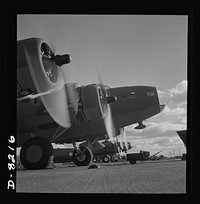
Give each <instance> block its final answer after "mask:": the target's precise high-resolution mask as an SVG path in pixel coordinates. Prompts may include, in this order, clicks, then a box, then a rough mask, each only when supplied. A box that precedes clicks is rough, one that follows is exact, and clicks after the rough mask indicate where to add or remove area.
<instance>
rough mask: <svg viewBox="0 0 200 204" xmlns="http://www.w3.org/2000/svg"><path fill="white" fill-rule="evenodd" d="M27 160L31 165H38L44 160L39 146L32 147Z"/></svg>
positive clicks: (28, 150) (28, 151)
mask: <svg viewBox="0 0 200 204" xmlns="http://www.w3.org/2000/svg"><path fill="white" fill-rule="evenodd" d="M26 158H27V160H28V161H29V162H31V163H37V162H38V161H40V159H41V158H42V149H41V147H40V146H38V145H31V146H30V147H29V148H28V149H27V151H26Z"/></svg>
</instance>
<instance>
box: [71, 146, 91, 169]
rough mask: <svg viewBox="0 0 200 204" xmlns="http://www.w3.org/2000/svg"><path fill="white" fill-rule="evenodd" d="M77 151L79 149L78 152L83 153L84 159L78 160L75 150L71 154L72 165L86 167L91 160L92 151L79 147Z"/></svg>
mask: <svg viewBox="0 0 200 204" xmlns="http://www.w3.org/2000/svg"><path fill="white" fill-rule="evenodd" d="M79 149H80V151H83V154H84V159H83V160H82V159H81V160H80V159H79V157H78V154H77V151H76V150H75V151H74V152H73V162H74V164H76V165H77V166H88V165H89V164H90V162H91V161H92V159H93V154H92V151H91V150H90V148H88V147H85V146H80V147H79Z"/></svg>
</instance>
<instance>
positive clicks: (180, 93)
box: [170, 80, 187, 106]
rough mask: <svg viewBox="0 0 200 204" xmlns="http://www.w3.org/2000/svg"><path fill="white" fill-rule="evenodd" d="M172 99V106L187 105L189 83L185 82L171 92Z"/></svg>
mask: <svg viewBox="0 0 200 204" xmlns="http://www.w3.org/2000/svg"><path fill="white" fill-rule="evenodd" d="M170 92H171V93H172V95H173V96H172V98H171V100H170V104H171V105H174V106H183V105H186V104H187V81H186V80H183V81H182V82H180V83H178V84H177V85H176V87H175V88H172V89H171V90H170Z"/></svg>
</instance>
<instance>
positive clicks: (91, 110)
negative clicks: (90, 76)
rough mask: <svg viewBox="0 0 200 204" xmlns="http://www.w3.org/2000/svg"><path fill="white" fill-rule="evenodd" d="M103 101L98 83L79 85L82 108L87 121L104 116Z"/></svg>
mask: <svg viewBox="0 0 200 204" xmlns="http://www.w3.org/2000/svg"><path fill="white" fill-rule="evenodd" d="M104 102H105V96H104V95H103V93H102V90H101V88H100V87H99V86H98V85H95V84H92V85H87V86H83V87H81V103H82V110H83V113H84V116H85V119H86V120H87V121H97V120H101V119H102V118H103V117H104V116H105V112H104V108H103V107H104Z"/></svg>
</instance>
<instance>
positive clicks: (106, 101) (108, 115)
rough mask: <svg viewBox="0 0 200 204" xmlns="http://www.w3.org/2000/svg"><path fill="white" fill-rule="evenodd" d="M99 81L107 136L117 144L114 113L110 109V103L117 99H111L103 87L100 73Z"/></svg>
mask: <svg viewBox="0 0 200 204" xmlns="http://www.w3.org/2000/svg"><path fill="white" fill-rule="evenodd" d="M98 79H99V82H100V84H99V87H100V88H101V91H102V92H103V97H102V99H103V103H102V104H103V110H104V113H105V116H104V119H103V121H104V125H105V128H106V132H107V135H108V137H109V139H110V140H111V142H113V143H114V142H115V139H114V137H116V129H115V126H114V123H113V119H112V112H111V107H110V103H112V102H115V101H116V97H114V96H113V97H110V96H109V95H108V92H107V90H106V88H105V86H104V85H103V81H102V78H101V75H100V73H99V71H98Z"/></svg>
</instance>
